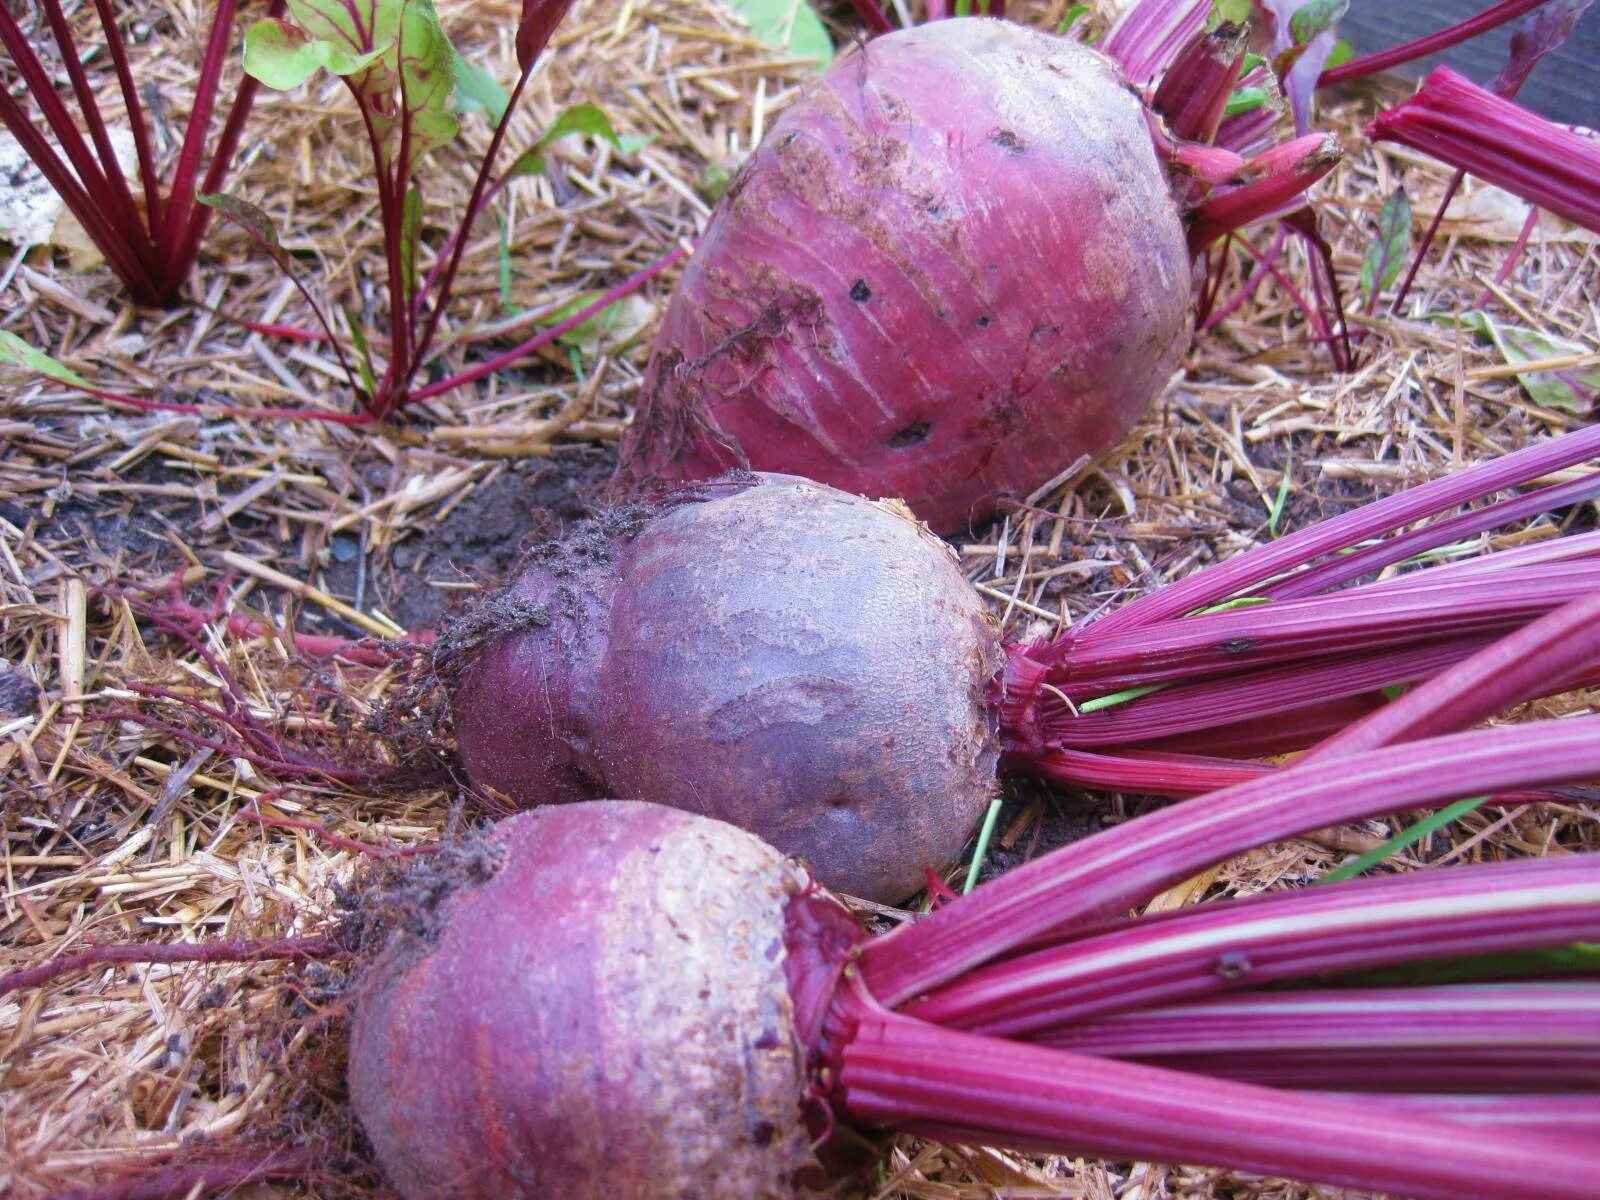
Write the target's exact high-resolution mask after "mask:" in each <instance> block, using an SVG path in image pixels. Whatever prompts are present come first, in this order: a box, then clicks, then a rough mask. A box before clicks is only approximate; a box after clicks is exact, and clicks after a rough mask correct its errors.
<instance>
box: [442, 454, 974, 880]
mask: <svg viewBox="0 0 1600 1200" xmlns="http://www.w3.org/2000/svg"><path fill="white" fill-rule="evenodd" d="M708 549H709V550H710V551H711V552H710V553H709V554H708V553H707V550H708ZM485 626H487V631H485V628H484V627H485ZM440 653H441V655H442V656H443V657H444V658H445V660H446V661H447V662H452V661H455V660H460V659H462V658H463V657H466V658H468V659H469V660H470V661H468V662H467V663H466V665H465V666H464V669H460V668H452V669H453V670H454V669H460V684H459V686H458V687H457V689H456V691H455V695H454V701H453V709H454V714H455V723H456V730H457V735H458V738H459V741H460V745H461V754H462V758H463V760H464V761H465V764H466V767H467V771H468V773H469V775H470V776H471V778H472V779H473V780H474V781H475V782H476V783H478V784H479V785H480V787H484V788H488V789H493V792H495V793H499V794H500V795H502V796H503V797H505V805H504V806H505V807H523V806H525V805H527V804H529V803H530V802H533V803H543V802H547V801H565V800H577V799H586V798H593V797H597V796H606V795H615V796H624V797H634V798H636V797H644V796H653V797H655V798H658V799H659V800H661V801H662V802H663V803H668V804H673V805H677V806H679V807H682V808H687V809H691V810H694V811H697V812H702V813H705V814H707V815H710V816H715V817H719V818H721V819H723V820H726V821H731V822H732V823H734V824H736V825H740V826H742V827H744V828H747V829H753V830H755V831H756V832H758V833H760V834H761V835H762V836H764V837H766V838H768V839H770V840H771V841H772V842H773V843H774V844H775V845H777V846H779V847H780V848H781V849H783V850H784V851H786V852H788V853H792V854H799V855H802V856H803V857H805V858H806V859H807V860H808V861H809V862H811V863H812V864H814V866H815V869H816V870H817V871H818V872H819V873H820V875H821V877H822V878H824V879H827V880H828V881H829V882H830V883H831V884H832V885H834V886H836V887H839V888H842V889H844V890H846V891H849V892H852V893H854V894H856V895H866V896H874V897H877V898H880V899H884V900H897V899H900V898H901V897H904V896H907V895H909V894H910V893H912V892H914V891H916V890H917V889H918V888H919V887H920V886H921V884H922V868H923V866H924V865H926V864H930V863H941V862H945V861H947V860H948V859H950V858H951V857H952V856H953V855H954V854H955V852H956V851H957V850H959V849H960V847H961V842H962V840H963V839H964V838H965V837H966V836H967V834H968V833H969V832H970V830H971V828H972V825H973V822H974V821H975V820H976V819H977V817H978V814H979V813H981V812H982V811H983V809H984V807H985V805H987V803H988V801H989V797H990V796H991V795H992V794H993V793H994V791H995V788H996V782H995V778H996V777H995V765H996V759H997V757H998V755H999V746H998V744H997V742H996V741H995V738H994V736H993V733H992V731H991V729H990V724H989V720H990V718H989V712H988V706H987V703H986V693H987V689H988V687H989V683H990V680H991V679H992V678H993V677H994V676H995V673H996V672H997V671H998V670H999V669H1000V666H1001V663H1002V661H1003V660H1002V656H1001V653H1000V635H999V630H998V629H997V627H996V626H995V624H994V620H993V618H992V617H990V616H989V614H988V611H987V609H986V607H985V605H984V602H983V599H982V598H981V597H980V596H979V595H978V593H977V592H975V591H974V590H973V589H972V588H971V587H970V586H969V585H968V584H967V582H966V581H965V580H964V579H962V577H961V573H960V571H959V570H958V569H957V565H956V563H955V561H954V559H953V558H952V556H951V555H950V553H949V552H948V550H946V548H945V547H944V546H943V545H942V544H941V543H939V542H938V541H937V540H936V539H934V538H933V537H932V536H931V535H929V534H928V533H927V532H926V531H925V530H924V529H922V528H921V527H920V526H919V525H917V524H916V523H915V522H914V521H911V520H908V519H907V518H906V517H905V516H904V514H903V513H902V512H897V511H896V510H895V509H894V508H893V507H891V506H888V505H879V504H871V503H868V502H866V501H864V500H859V499H857V498H856V497H854V496H848V495H846V494H844V493H843V492H838V491H835V490H834V489H832V488H828V487H823V486H821V485H820V484H814V483H809V482H807V481H805V480H802V479H796V478H794V477H792V476H767V477H762V478H759V479H746V480H738V481H734V482H730V483H726V484H722V485H713V486H712V487H711V488H709V489H708V490H706V491H704V492H703V493H701V494H700V495H699V496H697V497H696V498H694V499H693V500H691V501H690V502H688V503H683V504H679V505H675V506H670V507H668V508H666V509H665V510H663V511H662V512H660V513H658V514H653V515H650V516H648V517H644V518H640V519H636V520H634V521H620V522H612V523H611V525H610V527H609V528H596V529H592V530H588V531H586V532H585V534H584V535H582V536H581V537H579V538H575V539H572V540H570V541H568V542H566V543H558V544H555V545H552V546H549V547H546V548H545V549H544V550H543V551H542V552H541V553H538V554H536V555H535V556H534V558H533V559H532V561H531V562H530V563H529V564H528V565H527V567H526V568H525V569H524V570H523V572H522V574H521V575H520V576H519V577H518V579H517V580H516V581H515V582H514V583H513V584H512V585H511V587H510V588H509V589H508V590H507V591H506V592H505V593H503V594H502V595H501V596H499V597H497V598H496V599H495V600H493V601H491V602H490V603H489V604H488V605H487V606H485V608H484V609H481V610H480V611H479V612H477V613H475V614H473V615H472V616H471V617H470V618H469V619H468V620H467V622H466V623H465V626H464V627H458V629H457V630H456V631H455V633H454V634H453V635H447V636H446V638H445V640H444V642H443V643H442V644H441V648H440Z"/></svg>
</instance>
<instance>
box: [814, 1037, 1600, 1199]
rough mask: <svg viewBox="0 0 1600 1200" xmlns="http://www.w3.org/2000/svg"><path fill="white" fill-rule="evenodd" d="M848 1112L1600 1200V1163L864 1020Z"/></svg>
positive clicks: (908, 1125)
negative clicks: (1599, 1198) (1599, 1184)
mask: <svg viewBox="0 0 1600 1200" xmlns="http://www.w3.org/2000/svg"><path fill="white" fill-rule="evenodd" d="M841 1091H842V1097H843V1099H842V1104H841V1107H842V1109H843V1111H844V1112H845V1113H846V1114H848V1115H849V1116H851V1117H853V1118H855V1119H859V1120H864V1121H870V1122H873V1123H875V1124H879V1125H884V1126H888V1127H890V1128H894V1129H904V1130H909V1131H912V1132H920V1133H924V1134H927V1135H930V1136H935V1137H940V1138H946V1139H951V1140H958V1141H966V1142H973V1143H977V1144H983V1145H1002V1146H1004V1145H1011V1146H1016V1147H1018V1148H1020V1149H1025V1150H1050V1151H1055V1152H1058V1153H1068V1154H1092V1155H1095V1156H1098V1157H1107V1158H1113V1159H1127V1158H1135V1159H1140V1160H1149V1159H1155V1160H1158V1161H1169V1162H1193V1163H1207V1164H1214V1165H1218V1166H1224V1167H1229V1168H1232V1169H1235V1170H1245V1171H1251V1172H1256V1173H1259V1174H1263V1175H1277V1176H1286V1177H1289V1178H1294V1179H1306V1180H1314V1181H1318V1182H1323V1183H1329V1184H1334V1185H1337V1186H1347V1187H1354V1188H1360V1189H1365V1190H1372V1191H1379V1192H1391V1193H1394V1194H1397V1195H1402V1196H1409V1197H1417V1198H1419V1200H1433V1198H1437V1200H1469V1198H1475V1200H1505V1197H1507V1196H1516V1197H1518V1200H1572V1197H1575V1196H1586V1197H1593V1196H1597V1195H1600V1189H1597V1185H1596V1181H1597V1180H1600V1149H1597V1148H1596V1147H1595V1146H1594V1145H1592V1144H1591V1145H1585V1144H1581V1143H1578V1142H1576V1141H1572V1140H1568V1139H1561V1138H1556V1137H1537V1136H1532V1135H1525V1134H1522V1133H1518V1134H1516V1135H1515V1136H1513V1135H1510V1134H1501V1133H1497V1132H1496V1131H1493V1130H1489V1129H1477V1130H1474V1131H1473V1135H1472V1136H1471V1137H1470V1138H1467V1137H1463V1136H1462V1131H1461V1128H1460V1126H1459V1125H1455V1124H1452V1123H1450V1122H1446V1121H1440V1120H1433V1119H1429V1118H1427V1117H1424V1116H1411V1115H1409V1114H1402V1113H1400V1112H1398V1111H1396V1110H1390V1109H1382V1108H1374V1107H1368V1106H1361V1105H1356V1104H1349V1103H1342V1102H1339V1101H1334V1100H1325V1099H1322V1098H1320V1097H1311V1096H1306V1095H1303V1094H1298V1093H1293V1092H1278V1091H1274V1090H1272V1089H1268V1088H1260V1087H1254V1086H1252V1085H1249V1084H1240V1083H1233V1082H1230V1081H1227V1080H1219V1079H1215V1078H1212V1077H1207V1076H1201V1075H1195V1074H1190V1073H1187V1072H1181V1071H1170V1070H1165V1069H1162V1068H1159V1067H1149V1066H1144V1065H1142V1064H1134V1063H1122V1062H1118V1061H1116V1060H1115V1059H1105V1058H1096V1057H1092V1056H1089V1055H1083V1054H1074V1053H1071V1052H1069V1051H1063V1050H1055V1049H1051V1048H1048V1047H1043V1046H1033V1045H1027V1044H1024V1043H1016V1042H1010V1041H1006V1040H1004V1039H999V1038H990V1037H984V1036H982V1035H979V1034H970V1033H962V1032H959V1031H956V1030H950V1029H941V1028H939V1027H937V1026H934V1025H929V1024H927V1023H926V1022H921V1021H916V1020H913V1019H911V1018H907V1017H902V1016H898V1015H895V1014H887V1013H869V1014H866V1015H863V1016H862V1017H861V1019H860V1024H859V1026H858V1027H857V1030H856V1034H855V1036H854V1038H853V1039H851V1040H850V1041H849V1042H848V1043H846V1045H845V1046H844V1049H843V1067H842V1071H841Z"/></svg>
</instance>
